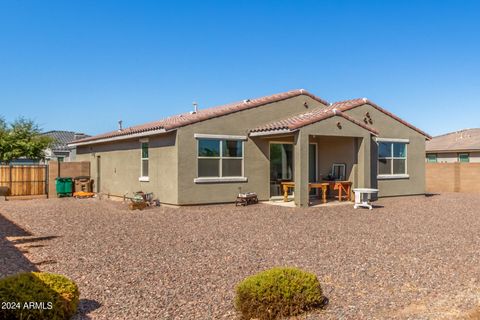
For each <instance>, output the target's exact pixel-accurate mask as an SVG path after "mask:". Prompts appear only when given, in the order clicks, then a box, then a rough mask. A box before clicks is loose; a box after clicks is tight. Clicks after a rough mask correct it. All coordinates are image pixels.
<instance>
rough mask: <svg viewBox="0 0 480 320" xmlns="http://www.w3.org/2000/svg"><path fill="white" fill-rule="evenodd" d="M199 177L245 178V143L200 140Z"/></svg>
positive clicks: (227, 140) (240, 141)
mask: <svg viewBox="0 0 480 320" xmlns="http://www.w3.org/2000/svg"><path fill="white" fill-rule="evenodd" d="M198 177H199V178H228V177H243V141H242V140H229V139H225V140H223V139H198Z"/></svg>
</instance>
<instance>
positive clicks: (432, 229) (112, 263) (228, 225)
mask: <svg viewBox="0 0 480 320" xmlns="http://www.w3.org/2000/svg"><path fill="white" fill-rule="evenodd" d="M376 204H377V206H379V207H378V208H376V209H375V210H373V211H369V210H361V209H358V210H354V209H353V208H352V206H350V205H348V206H333V207H324V208H309V209H297V208H285V207H278V206H270V205H265V204H259V205H252V206H249V207H245V208H243V207H238V208H236V207H235V206H234V205H218V206H204V207H187V208H179V209H177V208H167V207H160V208H153V209H147V210H144V211H141V212H140V211H136V212H131V211H128V210H127V209H126V205H125V204H122V203H119V202H112V201H108V200H95V199H88V200H75V199H53V200H30V201H9V202H0V276H2V275H5V274H10V273H14V272H17V271H20V270H35V269H39V270H42V271H48V272H57V273H61V274H65V275H66V276H68V277H70V278H72V279H73V280H75V281H76V282H77V283H78V285H79V287H80V291H81V299H82V301H81V308H80V309H81V310H80V313H79V314H78V315H77V316H76V319H89V318H91V319H235V318H236V313H235V310H234V308H233V297H234V286H235V284H236V283H237V282H239V281H240V280H241V279H243V278H244V277H246V276H248V275H251V274H253V273H255V272H258V271H261V270H264V269H266V268H270V267H272V266H285V265H286V266H297V267H300V268H302V269H305V270H308V271H311V272H314V273H316V274H317V275H318V277H319V279H320V281H321V283H322V286H323V289H324V291H325V294H326V296H327V297H328V298H329V299H330V304H329V305H328V307H327V308H326V309H325V310H324V311H319V312H314V313H310V314H308V315H306V316H303V317H301V319H392V318H393V319H456V318H459V319H460V318H462V317H465V316H466V315H467V314H469V312H472V310H473V309H474V308H475V307H477V306H478V305H480V209H479V208H480V195H468V194H442V195H435V196H431V197H407V198H402V197H400V198H390V199H382V200H380V201H378V202H377V203H376Z"/></svg>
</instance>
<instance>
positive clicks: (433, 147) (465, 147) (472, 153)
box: [425, 128, 480, 163]
mask: <svg viewBox="0 0 480 320" xmlns="http://www.w3.org/2000/svg"><path fill="white" fill-rule="evenodd" d="M425 148H426V153H427V155H426V161H427V162H432V163H435V162H440V163H451V162H480V128H476V129H465V130H460V131H456V132H450V133H447V134H443V135H440V136H437V137H433V138H432V140H430V141H428V142H427V143H426V147H425Z"/></svg>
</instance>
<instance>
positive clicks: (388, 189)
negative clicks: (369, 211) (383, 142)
mask: <svg viewBox="0 0 480 320" xmlns="http://www.w3.org/2000/svg"><path fill="white" fill-rule="evenodd" d="M366 112H369V114H370V117H371V119H372V123H367V125H370V126H372V127H374V128H375V129H376V130H378V131H379V137H381V138H401V139H409V140H410V142H409V143H408V145H407V173H408V175H409V178H401V179H388V180H387V179H384V180H378V183H377V184H375V179H376V173H377V157H378V151H377V144H376V142H374V141H372V147H371V158H372V171H371V172H372V185H373V186H374V187H375V186H378V188H379V190H380V192H379V196H380V197H383V196H397V195H414V194H424V193H425V137H424V136H423V135H421V134H420V133H418V132H417V131H415V130H413V129H411V128H409V127H407V126H405V125H403V124H402V123H400V122H398V121H397V120H395V119H393V118H391V117H390V116H388V115H386V114H384V113H383V112H381V111H378V110H377V109H375V108H374V107H372V106H370V105H364V106H360V107H357V108H354V109H352V110H349V111H347V112H346V113H347V114H348V115H350V116H352V117H354V118H355V119H357V120H358V121H363V119H364V118H365V114H366Z"/></svg>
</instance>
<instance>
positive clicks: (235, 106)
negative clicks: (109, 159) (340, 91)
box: [75, 89, 328, 143]
mask: <svg viewBox="0 0 480 320" xmlns="http://www.w3.org/2000/svg"><path fill="white" fill-rule="evenodd" d="M299 95H306V96H309V97H311V98H312V99H315V100H317V101H319V102H320V103H322V104H324V105H328V102H327V101H325V100H323V99H321V98H319V97H317V96H315V95H313V94H311V93H309V92H308V91H306V90H304V89H298V90H292V91H288V92H284V93H278V94H273V95H270V96H265V97H261V98H256V99H248V100H243V101H239V102H235V103H230V104H226V105H222V106H218V107H213V108H208V109H201V110H199V111H198V112H197V113H183V114H178V115H174V116H171V117H168V118H165V119H162V120H158V121H154V122H150V123H146V124H142V125H137V126H133V127H128V128H125V129H123V130H115V131H111V132H107V133H103V134H99V135H96V136H93V137H89V138H86V139H80V140H77V141H75V142H76V143H79V142H80V143H83V142H90V141H95V140H101V139H109V138H115V137H120V136H128V135H132V134H139V133H144V132H148V131H154V130H162V129H163V130H165V131H169V130H174V129H177V128H180V127H183V126H187V125H190V124H194V123H197V122H200V121H205V120H208V119H212V118H216V117H221V116H225V115H228V114H231V113H234V112H238V111H242V110H247V109H252V108H256V107H259V106H262V105H265V104H269V103H272V102H278V101H281V100H285V99H289V98H292V97H296V96H299Z"/></svg>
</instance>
